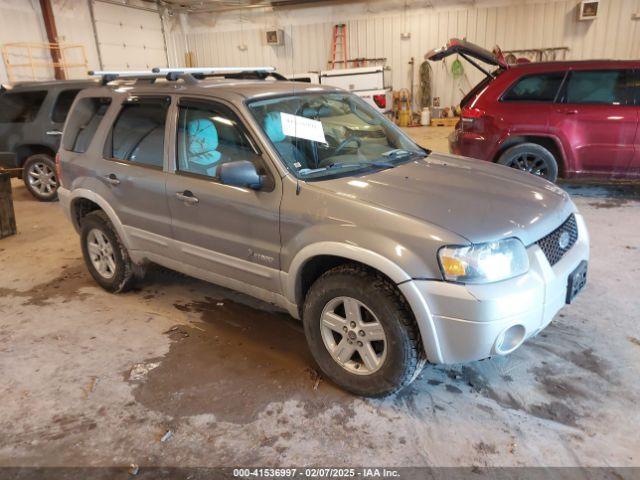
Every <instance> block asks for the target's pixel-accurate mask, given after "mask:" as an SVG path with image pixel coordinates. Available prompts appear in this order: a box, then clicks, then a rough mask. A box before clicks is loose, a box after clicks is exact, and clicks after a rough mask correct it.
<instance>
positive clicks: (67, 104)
mask: <svg viewBox="0 0 640 480" xmlns="http://www.w3.org/2000/svg"><path fill="white" fill-rule="evenodd" d="M79 92H80V89H74V90H63V91H62V92H60V93H59V94H58V98H56V103H54V104H53V110H52V111H51V120H52V121H54V122H56V123H64V121H65V120H66V119H67V114H68V113H69V109H70V108H71V104H73V101H74V100H75V98H76V96H77V95H78V93H79Z"/></svg>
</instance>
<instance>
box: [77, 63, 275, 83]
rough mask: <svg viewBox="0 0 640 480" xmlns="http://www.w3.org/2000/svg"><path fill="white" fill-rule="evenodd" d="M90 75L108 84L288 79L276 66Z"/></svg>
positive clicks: (97, 73) (99, 72) (100, 71)
mask: <svg viewBox="0 0 640 480" xmlns="http://www.w3.org/2000/svg"><path fill="white" fill-rule="evenodd" d="M88 74H89V76H92V77H102V84H103V85H106V84H107V83H109V82H113V81H114V80H137V81H140V82H144V81H146V82H149V83H153V82H155V80H156V79H158V78H166V79H167V80H169V81H176V80H178V79H180V78H182V79H184V80H185V81H188V82H189V83H196V82H197V81H198V80H201V79H203V78H206V77H216V76H223V77H226V78H238V79H261V80H264V79H265V78H267V77H268V76H272V77H274V78H275V79H277V80H286V78H285V77H284V76H282V75H280V74H279V73H276V69H275V68H274V67H184V68H158V67H156V68H153V69H152V70H151V71H149V70H90V71H89V72H88Z"/></svg>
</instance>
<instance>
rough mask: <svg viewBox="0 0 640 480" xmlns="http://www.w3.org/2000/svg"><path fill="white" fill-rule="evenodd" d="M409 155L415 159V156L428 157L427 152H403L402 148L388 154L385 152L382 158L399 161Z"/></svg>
mask: <svg viewBox="0 0 640 480" xmlns="http://www.w3.org/2000/svg"><path fill="white" fill-rule="evenodd" d="M407 155H409V156H411V157H413V156H415V155H420V156H421V157H426V156H427V155H428V153H427V152H424V153H420V152H411V151H409V150H403V149H401V148H396V149H394V150H389V151H388V152H384V153H383V154H382V155H381V156H382V157H386V158H388V159H390V160H397V159H399V158H401V157H406V156H407Z"/></svg>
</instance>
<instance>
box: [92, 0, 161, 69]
mask: <svg viewBox="0 0 640 480" xmlns="http://www.w3.org/2000/svg"><path fill="white" fill-rule="evenodd" d="M91 1H92V4H93V17H94V21H95V28H96V30H95V32H96V37H97V39H96V40H97V42H98V50H99V52H100V60H101V63H102V68H103V69H104V70H129V69H143V70H146V69H150V68H153V67H166V66H167V55H166V50H165V43H164V34H163V31H162V23H161V20H160V15H159V14H158V12H155V11H149V10H141V9H138V8H134V7H129V6H126V5H113V4H111V3H106V2H101V1H99V0H91Z"/></svg>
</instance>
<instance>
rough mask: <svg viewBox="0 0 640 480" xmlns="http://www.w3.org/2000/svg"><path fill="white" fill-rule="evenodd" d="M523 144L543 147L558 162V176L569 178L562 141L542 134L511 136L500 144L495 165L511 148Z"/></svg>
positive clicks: (495, 154)
mask: <svg viewBox="0 0 640 480" xmlns="http://www.w3.org/2000/svg"><path fill="white" fill-rule="evenodd" d="M522 143H534V144H536V145H540V146H541V147H544V148H546V149H547V150H549V152H551V154H552V155H553V156H554V158H555V159H556V162H558V176H559V177H566V176H567V173H568V172H567V160H566V156H565V153H564V149H563V148H562V144H561V143H560V140H559V139H558V138H557V137H555V136H553V135H542V134H532V135H527V134H521V133H519V134H517V135H509V136H507V137H506V138H504V139H503V140H502V142H500V144H499V146H498V149H497V150H496V152H495V153H494V155H493V158H492V159H491V161H492V162H493V163H495V162H497V161H498V159H499V158H500V157H501V156H502V154H503V153H504V152H505V151H507V150H508V149H509V148H511V147H513V146H515V145H520V144H522Z"/></svg>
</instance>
